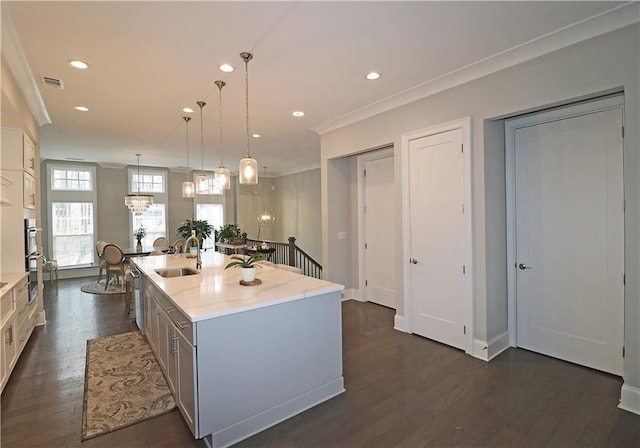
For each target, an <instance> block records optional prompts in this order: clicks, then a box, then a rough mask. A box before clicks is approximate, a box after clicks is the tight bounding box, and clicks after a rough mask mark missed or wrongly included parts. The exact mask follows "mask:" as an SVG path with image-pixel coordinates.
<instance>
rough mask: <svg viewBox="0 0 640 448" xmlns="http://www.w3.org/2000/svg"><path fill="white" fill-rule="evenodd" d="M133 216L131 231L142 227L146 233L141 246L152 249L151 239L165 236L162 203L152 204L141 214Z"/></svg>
mask: <svg viewBox="0 0 640 448" xmlns="http://www.w3.org/2000/svg"><path fill="white" fill-rule="evenodd" d="M132 216H133V229H132V232H131V233H132V235H133V232H134V231H135V230H136V229H138V228H140V226H142V227H144V228H145V230H146V231H147V235H146V236H145V237H144V238H143V240H142V247H143V248H144V249H147V250H151V249H153V241H154V240H155V239H156V238H158V237H161V236H167V235H166V233H167V224H166V218H165V217H166V213H165V206H164V204H153V205H152V206H151V207H149V210H147V211H146V212H144V213H143V214H142V215H132Z"/></svg>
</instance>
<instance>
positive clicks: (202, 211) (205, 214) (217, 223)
mask: <svg viewBox="0 0 640 448" xmlns="http://www.w3.org/2000/svg"><path fill="white" fill-rule="evenodd" d="M196 219H197V220H202V219H205V220H207V222H208V223H209V225H211V226H213V228H214V229H216V230H219V229H220V227H222V225H223V224H224V207H223V206H222V204H196ZM214 246H215V241H214V238H213V232H212V233H211V238H207V239H206V240H204V247H214Z"/></svg>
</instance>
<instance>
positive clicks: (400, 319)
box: [393, 313, 413, 333]
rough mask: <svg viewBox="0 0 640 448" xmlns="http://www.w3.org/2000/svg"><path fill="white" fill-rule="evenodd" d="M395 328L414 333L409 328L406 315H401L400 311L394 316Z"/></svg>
mask: <svg viewBox="0 0 640 448" xmlns="http://www.w3.org/2000/svg"><path fill="white" fill-rule="evenodd" d="M393 329H394V330H398V331H402V332H403V333H413V332H412V331H411V329H410V328H409V325H408V322H407V320H406V319H405V318H404V316H401V315H399V314H398V313H396V315H395V316H393Z"/></svg>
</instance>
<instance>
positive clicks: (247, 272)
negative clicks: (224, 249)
mask: <svg viewBox="0 0 640 448" xmlns="http://www.w3.org/2000/svg"><path fill="white" fill-rule="evenodd" d="M231 259H232V260H235V261H232V262H231V263H228V264H227V265H226V266H225V267H224V268H225V269H229V268H242V280H243V281H244V282H245V283H249V282H252V281H254V280H255V279H256V268H259V267H261V266H260V265H259V264H258V261H260V260H264V257H263V256H262V255H260V254H257V255H252V256H250V257H248V258H244V257H237V256H232V257H231Z"/></svg>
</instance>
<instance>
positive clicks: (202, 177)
mask: <svg viewBox="0 0 640 448" xmlns="http://www.w3.org/2000/svg"><path fill="white" fill-rule="evenodd" d="M196 104H197V105H198V106H199V107H200V153H201V159H200V160H201V166H200V174H199V175H198V179H197V181H196V193H198V194H209V178H208V177H207V175H206V174H204V138H203V131H202V108H203V107H204V106H206V105H207V103H205V102H204V101H196Z"/></svg>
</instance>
